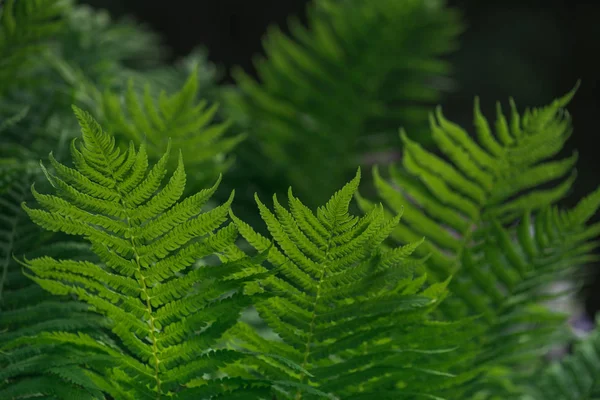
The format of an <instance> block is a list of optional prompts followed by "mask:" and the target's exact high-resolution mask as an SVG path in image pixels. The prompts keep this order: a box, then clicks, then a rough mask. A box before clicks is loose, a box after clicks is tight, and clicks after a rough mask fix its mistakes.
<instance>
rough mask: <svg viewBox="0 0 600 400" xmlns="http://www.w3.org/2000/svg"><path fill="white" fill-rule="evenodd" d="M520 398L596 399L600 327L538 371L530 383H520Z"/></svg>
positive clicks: (599, 387) (599, 392)
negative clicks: (538, 374)
mask: <svg viewBox="0 0 600 400" xmlns="http://www.w3.org/2000/svg"><path fill="white" fill-rule="evenodd" d="M524 391H525V392H526V393H527V395H526V396H524V397H522V400H545V399H557V400H595V399H598V398H600V397H599V396H600V327H599V326H598V325H596V328H595V330H594V331H593V332H592V333H591V334H590V335H589V336H587V337H586V338H584V339H583V340H581V342H579V343H578V344H577V345H576V346H575V350H574V352H573V354H570V355H569V356H567V357H566V358H565V359H563V360H561V361H560V362H554V363H552V364H551V365H549V366H547V367H546V368H545V369H544V370H543V372H541V374H540V376H539V377H538V379H536V380H535V381H534V382H533V383H532V382H528V384H527V385H526V386H524Z"/></svg>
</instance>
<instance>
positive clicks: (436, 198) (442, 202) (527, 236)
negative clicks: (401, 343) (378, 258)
mask: <svg viewBox="0 0 600 400" xmlns="http://www.w3.org/2000/svg"><path fill="white" fill-rule="evenodd" d="M572 95H573V92H571V93H569V94H568V95H567V96H565V97H563V98H561V99H558V100H556V101H554V102H553V103H552V104H551V105H549V106H547V107H543V108H539V109H532V110H527V111H526V112H525V114H524V115H523V116H522V117H521V116H519V114H518V113H517V111H516V108H515V106H514V103H513V102H511V108H512V113H511V118H510V122H508V121H507V119H506V117H505V116H504V115H503V114H502V112H501V109H500V106H499V105H498V114H497V119H496V124H495V135H494V134H493V133H492V130H491V129H490V127H489V123H488V122H487V120H486V119H485V118H484V117H483V115H482V114H481V113H480V111H479V104H478V101H476V104H475V121H474V122H475V128H476V133H477V136H478V142H477V141H475V140H474V139H472V138H471V137H470V136H469V135H468V134H467V133H466V132H465V131H464V130H462V129H461V128H460V127H458V126H457V125H455V124H453V123H451V122H449V121H448V120H446V119H445V118H444V116H443V115H442V113H441V110H440V109H439V108H438V109H437V111H436V113H435V116H432V118H431V129H432V135H433V138H434V140H435V141H436V143H437V145H438V148H439V150H440V151H441V152H442V155H443V158H442V157H440V156H438V155H436V154H434V153H433V152H430V151H428V150H425V149H423V148H422V147H421V146H419V145H418V144H416V143H414V142H412V141H410V140H409V139H408V138H407V137H406V136H405V135H403V139H404V142H405V147H404V153H403V158H402V168H401V169H400V168H397V167H394V166H392V167H390V175H391V181H390V182H388V181H386V180H384V179H383V178H382V177H381V176H380V174H379V172H378V169H377V168H375V169H374V179H375V185H376V187H377V190H378V192H379V195H380V196H381V197H382V198H383V199H384V201H385V202H386V204H387V205H388V206H389V207H390V209H391V211H392V212H397V211H398V210H399V209H402V208H403V209H404V210H406V217H405V219H404V221H405V222H406V223H405V224H404V225H402V226H399V227H398V228H397V229H396V230H395V231H394V232H392V237H393V238H394V241H396V242H398V243H410V242H411V241H414V240H415V239H417V238H419V237H420V236H422V235H427V238H428V241H427V242H426V243H424V244H423V245H422V246H420V247H419V248H417V249H416V253H417V254H421V255H426V254H428V255H430V257H429V258H428V260H427V262H426V265H427V270H428V271H429V273H430V276H431V278H432V282H441V281H444V280H446V279H448V277H449V276H453V277H454V278H453V280H452V282H451V283H450V286H449V288H450V291H451V292H452V294H453V296H452V298H451V299H448V300H447V301H446V302H444V303H443V304H442V305H441V307H440V310H441V311H442V312H443V314H444V315H445V316H446V317H447V318H450V319H454V318H461V317H465V316H470V315H479V316H480V318H479V321H480V323H481V324H482V327H483V328H484V329H485V334H484V335H482V336H481V338H480V342H481V346H482V349H481V350H480V352H479V354H478V357H477V360H476V363H475V365H474V367H475V368H483V370H487V371H488V373H489V374H487V376H486V377H484V378H482V380H481V382H480V386H479V387H478V386H477V385H473V386H472V389H473V392H477V391H478V390H480V389H481V390H483V391H486V390H488V389H489V388H490V387H491V386H494V387H495V386H498V385H499V386H501V387H502V388H503V389H502V390H509V391H510V390H512V389H510V387H511V386H512V384H511V382H513V381H515V380H516V378H515V377H517V376H518V377H521V378H522V377H524V376H527V374H528V373H532V372H533V371H532V370H535V367H536V366H537V363H539V362H541V361H542V360H541V358H540V356H541V355H543V354H544V353H545V352H547V351H548V349H549V348H550V346H551V345H553V344H556V343H560V342H561V340H564V339H561V329H562V330H564V328H566V326H565V323H564V322H565V316H564V315H561V314H559V313H556V312H554V311H550V310H548V309H547V308H546V307H543V305H542V302H543V301H544V300H547V299H550V298H552V296H553V295H552V294H549V293H547V292H545V289H547V288H548V285H549V284H551V283H552V282H556V281H557V280H560V279H562V278H569V277H572V276H574V275H573V273H574V272H577V271H578V268H579V267H581V265H582V264H585V263H586V262H589V261H591V260H592V259H593V257H592V256H591V251H592V250H593V249H594V248H595V247H596V244H595V243H594V242H592V241H591V240H593V239H595V238H597V237H598V235H599V233H600V225H598V224H596V225H592V226H589V227H586V225H585V224H586V222H588V220H589V219H590V218H591V217H592V216H593V215H594V213H595V212H596V210H597V209H598V207H599V206H600V190H598V191H596V192H594V193H593V194H591V195H590V196H589V197H588V198H586V199H584V200H582V201H581V202H580V203H579V205H577V206H576V207H575V208H574V209H573V210H570V211H559V210H558V209H556V208H555V207H552V206H551V205H552V204H554V203H556V202H557V201H558V200H559V199H561V198H562V197H563V196H564V195H565V194H566V193H567V191H568V190H569V188H570V187H571V185H572V183H573V179H574V174H573V173H572V168H573V165H574V163H575V159H576V155H573V156H571V157H568V158H566V159H563V160H559V161H554V160H551V159H550V158H551V157H552V156H554V155H556V154H557V153H558V152H559V151H560V150H561V149H562V147H563V145H564V143H565V141H566V140H567V138H568V136H569V134H570V121H569V118H568V114H567V113H566V112H565V111H564V110H563V109H562V107H563V106H564V105H566V104H567V102H568V101H569V100H570V98H571V97H572ZM542 185H543V186H542ZM540 186H542V187H540ZM359 201H360V203H361V205H362V207H363V208H364V209H365V210H371V209H372V208H373V207H374V205H373V204H371V203H370V202H369V201H368V200H366V199H363V198H361V197H359ZM532 215H533V216H532ZM517 219H519V221H518V222H517V223H516V225H515V221H516V220H517ZM559 295H564V293H561V294H559ZM554 296H555V297H557V295H556V294H555V295H554Z"/></svg>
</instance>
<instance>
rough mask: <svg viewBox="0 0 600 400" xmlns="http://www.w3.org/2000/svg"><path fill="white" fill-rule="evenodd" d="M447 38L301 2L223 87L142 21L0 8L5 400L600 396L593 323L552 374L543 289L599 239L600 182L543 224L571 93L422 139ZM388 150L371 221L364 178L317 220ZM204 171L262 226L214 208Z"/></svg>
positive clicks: (438, 10) (377, 10) (418, 19)
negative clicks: (251, 65)
mask: <svg viewBox="0 0 600 400" xmlns="http://www.w3.org/2000/svg"><path fill="white" fill-rule="evenodd" d="M459 25H460V24H459V20H458V18H457V14H456V13H455V12H454V11H453V10H449V9H448V8H446V7H445V6H444V3H443V1H441V0H434V1H425V0H409V1H402V2H399V1H395V0H373V1H366V0H320V1H315V2H314V3H313V4H312V5H311V6H310V8H309V13H308V27H304V26H303V25H302V24H301V23H299V22H297V21H296V20H293V21H291V22H290V24H289V27H290V31H291V33H290V35H285V34H283V33H281V32H280V31H278V30H277V29H274V30H272V31H271V32H269V34H268V35H267V37H266V40H265V50H266V57H265V58H264V59H261V60H260V61H259V62H258V63H257V72H258V75H259V79H258V81H255V80H253V79H252V78H250V77H249V76H248V75H245V74H244V73H242V72H240V71H239V70H237V71H236V72H235V75H236V81H237V88H236V87H234V88H229V89H227V90H224V89H223V88H222V87H219V86H217V85H216V81H217V79H218V74H217V72H216V71H217V70H216V68H215V67H214V66H213V65H212V64H210V63H209V62H208V61H207V58H206V54H204V53H202V52H195V53H193V54H191V55H190V56H188V57H186V58H184V59H183V60H180V61H179V62H178V63H176V64H174V65H166V64H165V55H166V49H165V48H164V47H163V46H162V44H161V42H160V39H159V38H158V37H157V35H155V34H154V33H152V32H151V31H149V30H148V29H146V28H144V27H143V26H140V25H138V24H135V23H132V22H130V21H127V20H122V21H114V20H111V19H110V18H109V17H108V14H107V13H105V12H98V11H94V10H92V9H91V8H89V7H86V6H79V5H75V4H73V3H72V2H70V1H66V0H65V1H60V0H6V1H4V2H2V5H1V6H0V140H1V143H2V146H1V149H0V398H1V399H5V398H6V399H25V398H44V399H57V400H59V399H105V398H107V399H115V400H121V399H144V398H148V399H150V398H152V399H157V398H166V397H170V398H177V399H195V400H196V399H263V400H274V399H279V400H281V399H285V398H291V399H296V400H299V399H313V398H322V397H324V398H331V399H336V398H339V399H373V398H381V399H407V400H408V399H411V400H412V399H414V400H417V399H437V400H440V399H445V400H454V399H457V400H458V399H460V400H463V399H472V400H492V399H493V400H505V399H509V400H510V399H515V400H516V399H519V400H537V399H540V400H541V399H547V398H552V399H553V398H564V399H590V400H591V399H594V398H600V393H599V391H600V387H598V385H597V382H598V380H599V379H600V377H598V374H597V372H598V368H600V356H599V354H600V352H599V351H600V350H599V349H600V347H599V345H598V328H596V331H595V333H593V334H592V335H591V336H590V337H589V338H587V339H585V340H584V341H583V342H582V343H580V344H578V345H577V346H576V347H575V350H574V352H573V354H571V355H570V356H568V357H567V358H565V359H563V360H559V361H558V362H556V363H555V364H553V365H552V366H550V367H546V365H545V364H546V361H545V358H544V356H545V355H546V354H547V352H548V351H549V350H550V349H551V348H555V347H556V346H561V345H563V344H565V343H566V342H568V341H570V340H571V339H572V338H571V336H572V335H571V334H570V331H569V329H568V328H567V324H566V316H565V315H563V314H561V313H559V312H557V311H554V310H551V309H549V308H548V306H547V305H546V302H547V301H548V300H553V299H555V298H556V297H560V296H562V295H564V294H565V293H564V292H560V293H554V292H552V291H550V290H548V289H549V287H550V286H551V285H552V284H553V283H555V282H557V281H559V280H571V281H573V283H574V286H575V289H577V288H578V287H579V286H580V285H581V284H582V282H583V277H582V274H581V271H582V268H581V266H582V265H583V264H586V263H589V262H591V261H593V260H595V257H594V256H593V253H592V251H594V250H595V249H596V246H597V243H596V242H595V240H596V239H597V237H598V235H599V234H600V224H598V223H596V224H589V222H590V221H591V220H592V219H593V218H594V216H595V213H596V211H597V209H598V207H599V206H600V189H599V190H596V191H595V192H593V193H591V194H590V195H589V196H588V197H586V198H584V199H582V200H581V201H580V202H579V203H578V204H577V205H576V206H575V207H573V208H571V209H566V210H565V209H561V208H558V207H557V206H556V204H557V202H559V201H560V200H561V199H563V198H564V197H565V195H566V194H567V193H568V192H569V190H570V188H571V186H572V184H573V181H574V177H575V173H574V165H575V162H576V158H577V155H576V154H573V155H571V156H570V157H566V158H563V159H560V160H555V159H554V158H555V156H557V155H558V154H560V153H561V151H562V150H563V148H564V145H565V143H566V140H567V139H568V137H569V136H570V134H571V126H570V117H569V115H568V113H567V112H566V111H565V110H564V107H565V106H566V105H567V104H568V102H569V101H570V99H571V97H572V96H573V93H574V91H573V92H571V93H569V94H568V95H566V96H564V97H563V98H560V99H558V100H556V101H554V102H553V103H552V104H550V105H548V106H546V107H541V108H536V109H529V110H526V111H525V112H524V113H523V114H522V115H520V114H519V113H518V112H517V110H516V106H515V105H514V102H512V101H511V104H510V113H508V115H505V114H504V113H503V112H502V110H501V107H500V106H499V105H498V106H497V115H496V120H495V121H494V122H492V121H488V119H486V118H485V117H484V116H483V115H482V113H481V112H480V110H479V103H478V100H477V101H476V104H475V115H474V122H475V134H476V135H475V138H472V137H471V135H469V133H467V132H466V131H465V130H463V129H462V128H460V127H459V126H457V125H456V124H454V123H452V122H450V121H448V120H447V119H446V118H445V117H444V115H443V114H442V112H441V109H439V108H438V109H437V110H436V111H435V112H434V113H433V114H432V115H431V116H430V120H429V121H430V129H429V131H427V130H426V129H425V127H424V126H423V123H424V122H426V120H427V115H428V107H429V106H430V105H431V104H433V103H435V102H438V101H439V98H440V94H441V93H442V92H443V90H445V89H447V86H446V83H445V80H446V79H447V75H448V73H449V66H448V64H447V63H446V62H445V61H443V60H442V58H441V56H442V55H444V54H445V53H447V52H448V51H450V50H452V49H453V48H454V47H455V45H456V43H455V39H456V36H457V33H458V32H459V31H460V26H459ZM217 100H224V104H225V107H222V108H221V107H219V105H218V102H217ZM72 104H75V105H77V106H81V107H84V108H86V109H89V110H91V111H92V113H93V114H94V115H96V116H97V119H98V121H100V122H101V123H100V124H98V123H97V122H96V120H94V119H93V118H92V116H91V114H88V113H87V112H84V111H81V110H80V109H79V108H77V107H75V112H76V115H77V118H73V115H72V109H71V105H72ZM230 120H231V121H233V122H234V123H233V124H230V123H229V122H228V121H230ZM101 125H102V126H104V128H105V129H106V130H107V131H108V132H110V134H109V133H106V132H105V131H103V130H102V129H101V128H100V126H101ZM230 125H233V126H232V127H231V128H230ZM398 127H404V128H405V129H406V130H407V132H409V133H410V138H409V137H408V136H407V135H406V134H404V133H402V134H401V135H400V138H401V140H399V139H398V136H397V135H390V132H391V131H392V130H394V131H395V130H396V129H398ZM80 130H81V131H82V133H83V138H79V135H80V133H79V131H80ZM230 130H232V131H237V133H235V134H233V135H229V134H228V132H229V131H230ZM242 130H243V131H247V132H249V137H248V139H247V140H245V141H244V142H243V144H240V142H241V140H242V139H243V138H244V137H245V134H240V133H239V132H240V131H242ZM121 139H126V140H124V141H121ZM130 141H131V142H130ZM400 143H402V152H403V155H402V158H401V165H400V166H391V167H390V169H389V177H386V178H384V177H382V175H381V174H380V173H379V169H378V168H375V169H374V173H373V180H374V186H375V189H376V191H377V193H378V194H379V196H380V197H381V199H382V200H383V201H384V203H385V205H386V206H383V205H382V204H379V203H372V202H370V201H369V200H367V197H370V196H364V197H363V196H360V195H358V194H357V190H358V185H359V181H360V179H361V178H360V169H359V173H358V174H357V175H356V176H355V178H354V179H352V180H351V181H350V182H349V183H347V184H346V185H345V186H343V188H342V189H341V190H339V191H337V192H336V193H335V194H334V195H333V197H331V198H330V199H329V201H326V200H327V199H328V198H329V197H330V194H331V193H332V192H333V191H334V190H335V189H336V188H339V187H341V186H342V185H343V183H344V182H346V179H348V178H349V177H350V174H351V171H352V170H355V168H356V167H357V166H358V165H361V164H368V163H371V161H369V160H368V159H370V158H372V157H373V156H374V155H375V156H379V153H377V152H380V151H381V152H384V153H385V152H389V151H394V150H393V146H395V145H396V144H400ZM431 144H433V145H435V148H433V149H427V148H425V147H424V146H428V145H431ZM69 145H70V146H69ZM171 148H175V149H176V150H177V151H178V152H179V156H178V157H170V156H169V154H170V151H171ZM48 149H54V152H53V153H51V154H50V164H49V165H47V166H44V165H42V168H40V167H39V166H38V160H39V158H40V156H41V155H42V154H46V153H47V152H48ZM69 150H70V152H71V156H72V159H73V161H74V166H72V167H69V166H67V165H68V162H67V161H65V160H66V159H67V158H68V153H69ZM234 152H235V153H236V154H237V155H239V157H238V158H237V162H236V164H237V166H236V167H233V168H230V167H231V166H232V165H234V161H236V160H234V157H232V156H231V153H234ZM183 159H185V160H186V166H187V168H186V170H184V166H183ZM168 170H174V172H173V174H172V175H171V176H170V178H169V179H168V182H166V183H164V184H163V180H164V179H165V177H166V175H167V171H168ZM221 172H226V173H227V174H228V175H229V176H230V179H227V181H228V182H229V183H228V184H230V185H231V187H232V189H233V188H235V189H236V190H238V193H240V192H241V193H242V194H243V196H242V197H244V198H245V197H248V198H249V197H250V196H249V194H251V193H253V192H255V191H258V192H259V194H256V195H255V199H256V202H257V203H258V210H259V213H253V210H254V209H255V207H254V205H252V207H250V206H248V204H246V203H243V202H242V203H240V202H239V201H238V202H237V203H236V215H233V213H231V211H230V206H231V204H232V201H233V193H232V194H231V196H229V197H226V200H224V201H221V200H220V198H219V196H220V193H218V192H223V186H224V185H221V178H220V177H219V178H218V177H217V176H218V175H219V174H220V173H221ZM215 180H216V183H214V184H212V183H213V182H214V181H215ZM211 184H212V186H211V187H210V188H208V189H201V188H204V187H206V186H207V185H208V186H210V185H211ZM288 184H292V186H293V187H294V193H297V194H298V193H299V197H301V198H302V199H303V202H304V203H302V202H300V200H299V199H298V198H297V197H295V195H294V194H293V193H292V190H291V189H290V190H289V192H288V207H287V208H286V207H284V206H283V205H282V204H280V203H279V201H278V197H277V195H281V194H282V192H283V191H284V189H285V188H286V187H287V185H288ZM30 185H31V189H32V190H31V191H30V190H27V189H28V187H29V186H30ZM218 187H221V190H220V191H218V192H217V188H218ZM226 192H227V193H229V192H230V190H226ZM273 193H275V195H274V196H273V207H272V208H273V210H271V209H270V208H269V207H267V206H266V205H265V204H264V203H263V202H262V201H261V200H260V198H264V196H265V195H271V194H273ZM364 193H365V192H363V194H364ZM32 197H33V198H32ZM353 197H355V198H356V200H357V203H358V204H359V206H360V208H362V209H363V211H364V212H365V214H364V215H363V216H354V215H352V214H351V213H350V211H349V209H350V207H351V206H352V204H351V200H352V198H353ZM34 199H35V200H36V201H37V203H38V204H39V208H34V207H32V206H31V205H24V206H23V207H19V204H20V203H23V202H25V204H31V203H32V202H33V200H34ZM243 200H244V199H243ZM223 203H224V204H223ZM324 203H325V205H324V206H321V207H316V205H319V204H324ZM305 204H306V205H305ZM254 214H260V219H259V220H256V219H253V217H256V216H255V215H254ZM228 215H231V218H232V219H233V220H234V222H233V223H228V221H229V217H228ZM401 215H402V220H401V219H400V216H401ZM34 222H35V224H38V225H40V226H41V227H42V228H44V229H45V230H41V229H40V228H39V226H36V225H35V224H34ZM265 225H266V229H265ZM238 231H239V233H241V235H242V236H243V238H244V239H245V242H244V243H239V244H236V241H237V239H238V236H239V234H238ZM259 232H260V233H259ZM238 246H239V247H238ZM255 250H258V253H259V254H258V255H257V256H254V257H249V256H247V255H246V252H254V251H255ZM240 316H241V317H240Z"/></svg>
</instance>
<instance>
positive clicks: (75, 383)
mask: <svg viewBox="0 0 600 400" xmlns="http://www.w3.org/2000/svg"><path fill="white" fill-rule="evenodd" d="M29 179H30V178H29V177H27V176H26V177H23V176H20V177H18V178H15V177H13V178H12V179H11V180H10V184H9V185H8V187H7V189H6V190H5V191H4V192H3V193H2V194H1V195H0V210H2V211H1V212H0V371H1V372H0V398H6V399H21V398H30V397H31V396H34V397H35V396H40V395H47V396H52V395H54V396H57V397H59V398H60V397H61V396H68V395H71V396H76V397H77V398H90V399H91V398H96V399H101V398H104V397H103V396H102V394H101V393H100V392H99V390H98V388H97V387H95V385H94V384H93V382H91V381H90V380H89V379H86V377H85V376H82V375H81V372H80V371H81V365H82V364H84V363H92V362H93V361H92V360H94V359H95V360H97V361H99V362H104V363H106V360H104V361H102V355H98V354H94V353H90V352H86V351H81V350H74V349H71V348H65V347H64V346H57V345H53V344H50V345H45V344H40V343H36V342H35V341H34V340H33V341H30V342H27V343H23V344H22V345H20V346H15V341H18V340H19V339H22V338H24V337H35V336H36V335H38V334H40V333H42V332H46V331H52V330H61V331H82V332H90V333H94V335H96V336H98V335H102V328H103V326H104V322H105V321H104V320H103V319H102V318H101V317H98V316H96V315H93V314H90V313H89V312H88V310H87V306H86V305H85V304H82V303H78V302H75V301H72V300H71V299H68V298H57V297H55V296H51V295H49V294H48V293H47V292H45V291H44V290H43V289H42V288H40V287H39V286H38V285H36V284H35V283H33V282H31V281H29V280H28V279H27V278H26V277H25V276H24V275H23V273H22V272H21V266H20V265H19V264H18V263H17V262H16V261H15V260H14V258H13V257H15V256H19V257H20V256H22V255H23V254H24V253H28V254H31V255H34V254H35V253H36V252H45V253H48V254H61V255H62V256H69V255H70V256H72V257H79V256H82V255H83V254H85V253H86V250H87V249H86V247H85V246H81V245H80V244H78V243H74V242H61V241H57V238H52V237H48V235H46V234H44V233H43V232H41V231H39V229H38V228H37V227H36V226H35V225H34V224H33V223H31V222H30V221H28V220H27V215H26V214H25V213H24V212H23V210H22V209H21V208H20V203H21V202H22V201H24V200H25V199H29V197H30V194H28V187H29V185H28V182H29ZM84 360H85V361H84Z"/></svg>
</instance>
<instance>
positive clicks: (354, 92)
mask: <svg viewBox="0 0 600 400" xmlns="http://www.w3.org/2000/svg"><path fill="white" fill-rule="evenodd" d="M307 18H308V27H304V26H303V24H301V23H300V22H299V21H298V20H297V19H291V20H290V22H289V24H288V26H289V29H290V31H291V35H289V36H288V35H285V34H284V33H282V32H281V31H280V30H279V29H278V28H275V27H272V28H271V29H270V31H269V32H268V34H267V36H266V39H265V41H264V47H265V52H266V57H265V58H264V59H262V58H261V59H259V60H258V61H257V62H256V68H257V71H258V75H259V82H257V81H255V80H254V79H252V78H251V77H249V76H248V75H247V74H245V73H243V72H242V71H240V70H237V71H234V74H235V77H236V80H237V83H238V87H239V90H236V91H232V92H231V93H230V94H228V95H227V96H226V97H227V99H228V101H227V103H226V104H227V106H228V108H227V110H226V111H227V112H228V113H229V115H230V116H231V117H232V118H233V119H234V120H235V121H236V122H238V123H239V124H240V125H241V126H242V127H243V128H244V129H245V130H248V131H250V132H251V135H252V136H251V141H250V144H252V145H253V147H248V145H246V146H245V148H243V149H242V150H245V152H244V153H242V154H241V156H242V157H243V162H247V163H251V164H252V167H253V168H254V169H256V168H257V167H258V168H260V169H259V170H257V171H258V173H257V176H252V177H250V179H252V180H256V179H270V185H271V187H277V184H278V183H279V182H281V181H283V182H289V183H290V184H291V185H292V186H293V187H294V189H295V190H297V191H298V193H299V194H300V195H301V196H303V197H304V198H306V199H307V201H310V203H309V206H316V205H317V204H321V203H322V202H325V201H326V199H327V197H328V196H329V193H332V192H333V191H334V190H335V188H337V187H340V186H341V185H342V184H343V183H344V182H345V181H346V180H347V178H348V176H349V175H350V174H351V171H352V170H353V169H354V168H355V166H356V165H360V164H362V163H363V162H364V158H365V156H367V154H366V153H367V152H368V151H371V152H373V151H378V150H381V149H382V148H385V147H386V146H389V145H390V144H391V143H396V141H397V137H396V136H395V135H394V134H393V131H394V130H396V129H397V127H398V126H405V127H407V128H408V129H410V131H411V132H413V133H415V135H416V136H415V137H418V138H421V139H424V135H425V134H426V133H427V132H426V131H418V132H417V130H418V129H420V128H421V127H422V126H423V123H424V122H425V121H426V118H427V112H428V111H427V110H428V108H429V107H430V105H432V104H434V103H436V102H438V101H439V99H440V92H441V89H442V88H443V87H444V80H445V79H446V78H445V76H446V75H447V74H448V72H449V67H448V64H447V63H446V62H445V61H442V60H441V59H440V58H438V56H440V55H442V54H444V53H447V52H449V51H450V50H453V49H454V48H455V46H456V44H455V40H456V37H457V34H458V33H459V31H460V30H461V27H460V24H459V21H458V16H457V14H456V12H455V11H454V10H450V9H448V8H446V7H445V5H444V2H443V1H437V0H436V1H423V0H409V1H400V2H399V1H396V0H377V1H372V0H357V1H337V0H325V1H315V2H313V3H311V5H310V6H309V8H308V15H307ZM261 167H262V168H261ZM324 170H325V171H327V174H322V173H321V171H324ZM243 172H244V171H242V173H243ZM315 181H318V182H319V184H318V185H317V186H316V187H315V185H314V182H315ZM317 188H318V191H317ZM283 190H285V188H281V191H283Z"/></svg>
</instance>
